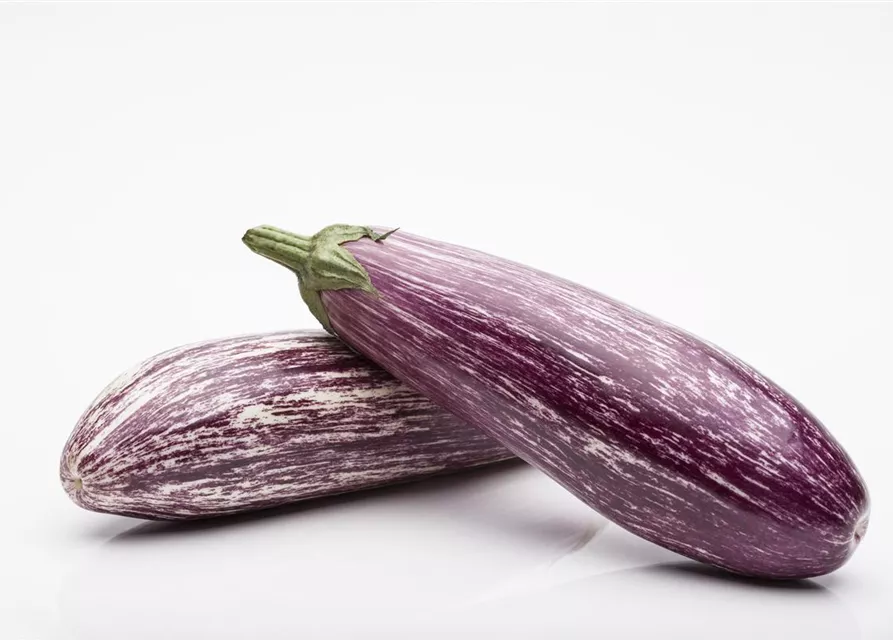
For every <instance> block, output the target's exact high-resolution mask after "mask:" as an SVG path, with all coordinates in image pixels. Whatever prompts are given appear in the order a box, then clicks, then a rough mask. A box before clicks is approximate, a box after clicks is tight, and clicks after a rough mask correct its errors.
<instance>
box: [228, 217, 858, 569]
mask: <svg viewBox="0 0 893 640" xmlns="http://www.w3.org/2000/svg"><path fill="white" fill-rule="evenodd" d="M391 234H393V235H391ZM389 235H390V237H388V236H389ZM243 241H244V242H245V243H246V244H247V245H248V247H249V248H251V249H252V250H253V251H255V252H256V253H259V254H260V255H263V256H265V257H268V258H270V259H272V260H274V261H276V262H278V263H280V264H282V265H284V266H286V267H288V268H289V269H291V270H292V271H294V272H295V273H296V274H297V275H298V279H299V283H300V292H301V295H302V297H303V298H304V300H305V301H306V302H307V304H308V306H309V307H310V309H311V310H312V311H313V313H314V314H315V315H316V317H317V318H318V319H319V320H320V322H321V323H322V324H323V326H324V327H325V328H326V329H328V330H329V331H330V332H333V333H334V334H336V335H337V336H338V337H340V338H341V339H343V340H344V341H345V342H347V343H348V344H349V345H351V346H352V347H354V348H355V349H357V350H358V351H360V352H361V353H363V354H364V355H366V356H368V357H369V358H370V359H372V360H374V361H375V362H376V363H378V364H380V365H381V366H383V367H384V368H385V369H387V370H388V371H389V372H390V373H392V374H393V375H395V376H396V377H397V378H399V379H400V380H402V381H403V382H405V383H407V384H408V385H409V386H411V387H413V388H414V389H416V390H417V391H419V392H421V393H423V394H424V395H425V396H427V397H428V398H430V399H431V400H433V401H434V402H436V403H437V404H439V405H440V406H442V407H444V408H445V409H448V410H449V411H451V412H452V413H454V414H455V415H457V416H459V417H460V418H462V419H464V420H465V421H466V422H468V423H469V424H471V425H474V426H476V427H479V428H480V429H482V430H483V431H485V432H486V433H487V434H489V435H490V436H492V437H493V438H495V439H497V440H499V441H500V442H502V443H503V444H505V445H506V447H507V448H508V449H510V450H511V451H512V452H513V453H515V454H516V455H518V456H519V457H521V458H523V459H524V460H526V461H528V462H529V463H531V464H533V465H534V466H536V467H538V468H539V469H541V470H542V471H544V472H545V473H546V474H548V475H549V476H551V477H552V478H553V479H555V480H556V481H558V482H559V483H560V484H562V485H563V486H564V487H565V488H567V489H568V490H570V491H571V492H572V493H574V494H575V495H576V496H577V497H579V498H580V499H581V500H583V501H584V502H585V503H587V504H588V505H590V506H591V507H593V508H594V509H596V510H597V511H599V512H600V513H601V514H603V515H604V516H606V517H607V518H609V519H610V520H612V521H614V522H615V523H617V524H619V525H620V526H622V527H624V528H626V529H627V530H629V531H631V532H633V533H635V534H638V535H639V536H642V537H643V538H646V539H647V540H650V541H652V542H655V543H657V544H659V545H662V546H664V547H666V548H668V549H670V550H673V551H676V552H678V553H680V554H683V555H685V556H688V557H690V558H694V559H697V560H700V561H703V562H707V563H710V564H713V565H716V566H719V567H723V568H725V569H727V570H730V571H733V572H737V573H741V574H745V575H750V576H757V577H769V578H805V577H810V576H817V575H821V574H824V573H827V572H830V571H833V570H834V569H836V568H838V567H840V566H841V565H842V564H843V563H844V562H845V561H846V560H847V559H848V558H849V556H850V555H851V553H852V552H853V550H854V549H855V547H856V545H857V544H858V542H859V541H860V539H861V538H862V536H863V535H864V533H865V529H866V525H867V522H868V511H869V501H868V495H867V491H866V488H865V486H864V484H863V481H862V479H861V477H860V476H859V474H858V472H857V471H856V469H855V467H854V465H853V463H852V461H851V460H850V458H849V457H848V456H847V454H846V453H845V452H844V450H843V449H842V448H841V446H840V445H839V444H838V443H837V442H836V441H835V440H834V438H833V437H832V436H831V435H830V434H829V433H828V432H827V431H826V429H825V427H824V426H823V425H822V424H821V423H820V422H819V421H818V420H817V419H816V418H815V417H814V416H813V415H812V414H811V413H809V412H808V411H807V410H806V409H805V408H804V407H802V406H801V405H800V404H798V403H797V401H795V400H794V399H793V398H791V397H790V396H789V395H788V394H787V393H785V392H784V391H783V390H782V389H780V388H779V387H778V386H777V385H775V384H774V383H772V382H771V381H770V380H768V379H767V378H766V377H764V376H763V375H761V374H760V373H758V372H757V371H755V370H754V369H752V368H751V367H749V366H748V365H746V364H744V363H743V362H741V361H740V360H738V359H736V358H735V357H733V356H731V355H729V354H728V353H726V352H724V351H722V350H721V349H719V348H717V347H715V346H713V345H712V344H709V343H707V342H705V341H703V340H701V339H698V338H697V337H695V336H693V335H691V334H689V333H686V332H685V331H682V330H680V329H678V328H676V327H673V326H670V325H668V324H666V323H664V322H661V321H660V320H657V319H655V318H653V317H651V316H649V315H646V314H644V313H642V312H640V311H637V310H635V309H632V308H630V307H628V306H626V305H624V304H622V303H620V302H618V301H616V300H613V299H611V298H609V297H607V296H604V295H601V294H599V293H596V292H594V291H591V290H589V289H587V288H584V287H582V286H579V285H576V284H574V283H571V282H568V281H567V280H563V279H561V278H558V277H555V276H552V275H549V274H546V273H543V272H540V271H537V270H535V269H531V268H528V267H525V266H523V265H520V264H517V263H514V262H510V261H507V260H502V259H500V258H496V257H493V256H490V255H487V254H484V253H480V252H478V251H473V250H470V249H466V248H463V247H458V246H454V245H450V244H445V243H442V242H436V241H433V240H428V239H425V238H421V237H417V236H414V235H410V234H408V233H404V232H402V231H401V232H397V233H393V232H388V233H385V234H382V233H381V230H376V229H374V228H370V227H356V226H348V225H334V226H331V227H327V228H326V229H324V230H322V231H321V232H319V233H318V234H316V235H315V236H312V237H305V236H300V235H296V234H293V233H289V232H286V231H282V230H279V229H276V228H274V227H257V228H255V229H252V230H250V231H248V232H247V233H246V234H245V236H244V238H243Z"/></svg>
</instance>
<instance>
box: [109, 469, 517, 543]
mask: <svg viewBox="0 0 893 640" xmlns="http://www.w3.org/2000/svg"><path fill="white" fill-rule="evenodd" d="M525 468H528V467H527V465H526V464H525V463H523V462H521V461H520V460H506V461H504V462H497V463H494V464H491V465H487V466H486V467H481V468H480V469H471V470H466V471H461V472H456V473H450V474H443V475H438V476H432V477H431V478H427V479H422V480H417V481H412V482H406V483H401V484H392V485H388V486H384V487H377V488H371V489H365V490H361V491H354V492H350V493H342V494H338V495H333V496H325V497H321V498H312V499H309V500H303V501H300V502H295V503H291V504H287V505H282V506H280V507H273V508H269V509H259V510H256V511H248V512H244V513H239V514H234V515H228V516H217V517H212V518H203V519H194V520H151V521H147V522H143V523H141V524H138V525H136V526H134V527H132V528H130V529H128V530H126V531H123V532H121V533H119V534H118V535H116V536H114V537H113V538H111V539H110V540H109V543H110V544H126V543H132V542H138V541H140V540H147V539H154V538H159V537H163V536H164V537H166V536H182V535H190V534H195V533H199V532H205V531H216V530H220V529H231V528H232V529H238V528H242V527H250V526H254V525H257V524H260V523H263V522H266V521H268V520H271V519H283V520H285V519H288V518H294V517H300V516H301V515H302V514H304V513H310V512H314V513H315V512H317V511H321V510H326V509H335V508H339V507H343V506H345V505H350V504H353V503H355V502H360V501H361V502H363V503H370V502H372V503H374V502H375V501H391V500H403V499H419V498H422V497H424V496H429V497H433V496H434V495H439V494H443V493H448V494H452V493H455V494H459V493H461V492H463V491H468V490H470V489H472V488H473V486H474V485H476V484H478V483H481V482H484V481H487V480H495V479H497V478H498V477H500V476H503V475H505V474H507V473H511V472H514V471H516V470H518V469H525Z"/></svg>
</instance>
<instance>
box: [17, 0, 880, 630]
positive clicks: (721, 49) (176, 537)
mask: <svg viewBox="0 0 893 640" xmlns="http://www.w3.org/2000/svg"><path fill="white" fill-rule="evenodd" d="M891 33H893V5H891V4H862V5H855V4H851V5H844V4H833V5H829V4H813V5H799V4H785V5H766V4H759V5H741V4H725V5H719V6H718V5H712V6H708V5H702V4H685V5H672V6H666V5H660V4H640V5H634V6H630V5H617V4H601V5H594V4H590V5H585V4H561V5H548V4H523V5H505V4H486V5H471V4H425V5H406V4H386V5H385V4H382V5H375V6H368V5H361V4H339V5H321V4H305V5H285V4H263V5H258V4H255V5H248V4H218V5H209V4H189V5H174V4H159V5H151V4H119V5H109V4H80V5H69V4H57V5H36V4H34V5H22V4H15V5H10V4H7V5H3V6H0V215H2V221H3V231H4V239H3V243H2V245H3V250H2V252H0V278H2V290H3V293H4V313H3V314H2V319H0V322H2V324H3V332H2V335H3V338H2V344H3V351H2V353H3V364H2V370H0V372H2V376H3V380H2V383H3V384H2V389H3V399H4V420H3V446H2V461H3V474H2V476H3V479H4V480H3V482H4V484H3V486H4V491H3V496H4V507H5V508H4V511H3V516H2V518H3V521H2V527H0V549H2V552H0V553H2V565H0V566H2V568H0V638H4V639H6V638H9V639H10V640H32V639H33V640H50V639H54V640H55V639H68V638H82V639H89V640H104V639H107V638H108V639H116V640H117V639H119V638H127V639H140V638H166V639H179V638H183V639H185V638H202V637H204V638H226V639H228V638H297V637H305V638H316V637H319V638H346V637H388V638H401V637H406V638H422V637H437V635H438V634H439V635H441V636H443V637H459V636H461V637H472V638H473V637H491V638H492V637H509V638H527V637H530V638H534V637H580V638H584V637H585V638H592V637H606V638H652V637H662V638H677V637H678V638H683V637H684V638H720V637H722V638H751V637H756V638H760V639H761V640H768V639H770V638H785V639H790V638H801V637H802V638H841V639H847V640H850V639H852V638H866V639H881V638H891V637H893V622H891V613H890V602H893V589H891V586H893V580H891V577H890V573H891V572H893V554H891V552H890V545H889V543H888V541H889V539H890V537H891V535H893V518H891V516H890V509H889V506H890V504H891V500H893V496H891V489H893V465H891V464H890V461H889V457H890V451H891V445H893V435H891V424H890V415H891V412H890V408H889V406H890V384H891V380H893V377H891V374H890V367H889V362H890V360H891V358H893V348H891V339H890V335H891V333H890V330H889V325H890V321H891V313H890V312H891V294H890V284H889V283H890V274H891V272H893V269H891V266H893V265H891V258H890V250H889V244H890V238H891V235H890V230H891V229H890V223H889V218H890V215H891V212H893V179H891V176H893V154H891V149H893V118H891V116H890V114H891V113H893V38H891V37H890V34H891ZM335 221H344V222H354V223H374V224H382V225H401V226H402V227H404V228H405V229H407V230H411V231H414V232H417V233H421V234H423V235H430V236H434V237H438V238H442V239H445V240H451V241H455V242H458V243H462V244H467V245H470V246H474V247H478V248H482V249H485V250H487V251H490V252H492V253H496V254H500V255H504V256H506V257H510V258H515V259H518V260H521V261H525V262H528V263H530V264H533V265H536V266H539V267H542V268H544V269H546V270H549V271H552V272H555V273H558V274H561V275H565V276H568V277H570V278H572V279H576V280H578V281H581V282H584V283H586V284H588V285H590V286H592V287H594V288H597V289H599V290H601V291H604V292H606V293H609V294H611V295H614V296H616V297H618V298H621V299H623V300H625V301H627V302H630V303H632V304H634V305H636V306H638V307H640V308H643V309H645V310H647V311H650V312H652V313H654V314H656V315H658V316H660V317H663V318H665V319H667V320H669V321H672V322H674V323H676V324H679V325H681V326H684V327H686V328H688V329H690V330H692V331H694V332H695V333H698V334H700V335H702V336H704V337H706V338H709V339H711V340H713V341H714V342H717V343H719V344H721V345H723V346H724V347H726V348H727V349H729V350H731V351H732V352H734V353H736V354H738V355H740V356H741V357H743V358H744V359H745V360H747V361H749V362H751V363H753V364H754V365H756V366H757V367H758V368H759V369H761V370H762V371H764V372H765V373H767V374H769V375H770V376H771V377H772V378H774V379H775V380H776V381H778V382H779V383H781V384H782V385H783V386H785V387H786V388H788V389H789V390H790V391H791V392H793V393H794V394H795V395H796V396H797V397H798V398H800V399H801V400H802V401H803V402H804V403H805V404H806V405H807V406H809V407H810V408H812V409H813V410H814V411H815V412H816V413H817V414H818V415H819V416H820V417H821V418H822V419H823V420H824V421H825V422H826V424H827V425H828V426H829V427H830V428H831V430H832V431H833V432H834V433H835V434H836V435H837V437H838V438H839V439H840V440H841V442H842V443H843V444H844V445H845V446H846V448H847V449H848V450H849V451H850V453H851V454H852V456H853V457H854V459H855V460H856V462H857V464H858V466H859V468H860V469H861V471H862V473H863V475H864V476H865V478H866V480H867V483H868V485H869V488H870V490H871V492H872V499H873V505H874V508H873V518H872V522H871V525H870V527H869V530H868V536H867V538H866V539H865V541H864V543H863V545H862V548H861V549H860V550H859V551H858V552H857V553H856V555H855V557H854V558H853V560H852V561H851V562H850V563H849V564H848V565H847V566H845V567H844V568H842V569H841V570H840V571H838V572H837V573H835V574H833V575H831V576H828V577H825V578H821V579H818V580H814V581H812V582H811V583H809V584H811V585H812V586H809V585H800V586H799V587H791V588H770V587H767V586H765V585H755V584H751V583H747V582H740V581H735V580H729V579H723V578H721V577H718V576H717V575H715V574H713V573H711V572H704V571H701V570H697V569H696V568H693V567H694V565H692V564H691V563H685V562H683V561H682V560H681V559H680V558H679V557H678V556H674V555H673V554H671V553H669V552H665V551H663V550H662V549H659V548H657V547H654V546H651V545H649V544H647V543H645V542H641V541H639V540H637V539H635V538H633V537H632V536H630V535H628V534H626V533H624V532H623V531H621V530H619V529H618V528H617V527H613V526H608V527H604V526H603V523H602V522H601V521H600V520H599V519H598V517H597V516H595V515H594V514H592V513H591V512H589V511H588V510H587V509H585V508H584V507H583V506H582V505H581V504H579V503H578V502H576V501H575V500H574V499H573V498H570V497H569V496H568V495H567V494H565V493H564V492H563V491H562V490H561V489H560V488H558V487H557V486H554V485H552V484H551V483H549V482H548V481H547V480H546V479H544V478H542V477H541V476H539V475H538V474H537V473H536V472H534V471H532V470H529V469H526V468H524V467H517V466H515V467H511V466H510V467H506V468H501V469H498V470H494V471H491V472H484V473H480V474H474V475H472V476H468V477H459V478H453V479H444V480H441V481H437V482H433V483H427V484H419V485H414V486H411V487H403V488H400V489H394V490H389V491H381V492H376V493H374V494H367V495H364V496H357V497H355V498H348V499H342V500H334V501H327V502H322V503H314V504H308V505H306V506H303V507H301V508H297V509H293V510H288V511H286V512H285V513H278V514H275V515H268V516H265V517H261V518H248V519H242V520H238V521H236V522H232V521H226V522H223V523H218V524H216V525H213V526H212V525H209V526H207V527H201V526H199V527H196V526H192V527H185V528H174V527H161V526H158V525H149V526H146V525H141V524H140V523H138V522H137V521H134V520H128V519H124V518H115V517H111V516H103V515H97V514H91V513H87V512H82V511H79V510H78V509H77V508H75V506H74V505H73V504H71V503H70V502H69V501H68V499H67V498H66V496H65V495H64V494H63V492H62V490H61V489H60V487H59V483H58V479H57V456H58V453H59V451H60V450H61V448H62V445H63V443H64V441H65V439H66V437H67V436H68V433H69V430H70V429H71V427H72V426H73V424H74V422H75V420H76V419H77V417H78V415H79V413H80V411H82V410H83V409H84V407H85V406H86V405H87V404H88V402H89V401H90V399H91V398H92V397H93V396H94V395H95V394H96V393H97V392H98V391H99V390H100V388H101V387H102V386H104V385H105V384H106V383H107V382H108V381H109V379H110V378H111V377H113V376H114V375H115V374H117V373H118V372H119V371H120V370H122V369H124V368H126V367H127V366H129V365H131V364H133V363H135V362H137V361H139V360H141V359H142V358H144V357H146V356H148V355H151V354H152V353H155V352H157V351H159V350H162V349H164V348H167V347H170V346H173V345H176V344H180V343H184V342H189V341H194V340H199V339H204V338H211V337H219V336H224V335H230V334H237V333H245V332H253V331H263V330H273V329H281V328H288V327H297V326H307V327H309V326H312V325H313V321H312V319H311V317H310V315H309V313H308V312H307V311H305V309H304V308H303V306H302V303H301V301H300V299H299V297H298V295H297V291H296V290H295V289H294V286H293V282H292V280H291V278H290V277H289V276H288V274H287V273H286V272H285V271H283V270H281V269H277V268H275V267H274V266H271V265H270V264H268V263H267V262H266V261H264V260H261V259H259V258H257V257H256V256H253V255H251V254H250V252H248V250H247V249H245V248H244V247H243V246H242V245H241V243H240V242H239V238H240V236H241V233H242V231H243V230H244V229H245V228H247V227H249V226H253V225H255V224H260V223H272V224H277V225H280V226H284V227H289V228H292V229H294V230H296V231H304V232H312V231H315V230H317V229H318V228H320V227H322V226H323V225H325V224H328V223H331V222H335ZM590 538H591V539H590ZM679 563H681V565H680V564H679ZM435 630H439V631H437V632H436V631H435Z"/></svg>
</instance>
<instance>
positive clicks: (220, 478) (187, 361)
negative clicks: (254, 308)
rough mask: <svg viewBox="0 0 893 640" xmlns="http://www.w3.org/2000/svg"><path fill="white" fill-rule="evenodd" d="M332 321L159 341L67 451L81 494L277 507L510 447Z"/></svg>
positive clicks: (214, 509) (66, 467)
mask: <svg viewBox="0 0 893 640" xmlns="http://www.w3.org/2000/svg"><path fill="white" fill-rule="evenodd" d="M511 457H512V456H511V454H510V453H509V452H508V451H507V450H506V449H504V448H503V447H502V446H500V445H499V444H497V443H496V442H494V441H493V440H491V439H490V438H488V437H487V436H485V435H484V433H483V432H481V431H479V430H478V429H474V428H472V427H470V426H468V425H465V424H464V423H462V422H461V421H460V420H459V419H458V418H455V417H453V416H452V415H451V414H448V413H446V412H444V411H443V410H441V409H439V408H438V407H436V406H435V405H433V404H432V403H431V402H429V401H428V400H426V399H425V398H423V397H421V396H419V395H418V394H417V393H415V392H413V391H411V390H410V389H409V388H408V387H406V386H405V385H403V384H401V383H400V382H398V381H397V380H395V379H394V378H393V377H392V376H390V375H389V374H388V373H386V372H385V371H383V370H382V369H381V368H379V367H377V366H375V365H374V364H372V363H371V362H369V361H368V360H366V359H365V358H364V357H362V356H360V355H358V354H356V353H355V352H353V351H351V350H350V349H349V348H348V347H346V346H345V345H344V344H342V343H341V342H340V341H338V340H336V339H334V338H332V337H330V336H328V335H326V334H325V333H323V332H321V331H310V332H307V331H303V332H302V331H297V332H295V331H292V332H280V333H269V334H256V335H246V336H240V337H236V338H227V339H223V340H213V341H209V342H203V343H199V344H193V345H187V346H183V347H179V348H176V349H172V350H170V351H166V352H164V353H161V354H159V355H156V356H154V357H152V358H149V359H148V360H146V361H144V362H142V363H141V364H139V365H137V366H136V367H135V368H133V369H131V370H130V371H128V372H126V373H124V374H122V375H121V376H119V377H118V378H117V379H116V380H115V381H113V382H112V383H111V384H110V385H109V386H108V387H107V388H106V389H105V390H104V391H103V392H102V393H101V394H100V395H99V397H97V398H96V400H95V401H94V402H93V403H92V405H91V406H90V407H89V408H88V409H87V410H86V411H85V412H84V414H83V415H82V416H81V418H80V420H79V421H78V423H77V425H76V426H75V429H74V431H73V433H72V434H71V437H70V438H69V439H68V442H67V444H66V445H65V448H64V450H63V452H62V457H61V463H60V477H61V480H62V484H63V487H64V488H65V490H66V491H67V493H68V495H69V496H70V497H71V498H72V500H74V502H75V503H77V504H78V505H80V506H81V507H84V508H85V509H90V510H93V511H99V512H104V513H113V514H119V515H127V516H133V517H138V518H146V519H170V520H176V519H190V518H201V517H209V516H219V515H225V514H233V513H239V512H243V511H248V510H253V509H261V508H266V507H275V506H279V505H282V504H286V503H290V502H295V501H298V500H304V499H307V498H314V497H318V496H328V495H333V494H338V493H344V492H348V491H356V490H359V489H368V488H371V487H377V486H382V485H386V484H392V483H396V482H405V481H409V480H416V479H420V478H423V477H426V476H430V475H433V474H439V473H446V472H452V471H459V470H462V469H468V468H472V467H477V466H480V465H485V464H489V463H493V462H498V461H501V460H506V459H509V458H511Z"/></svg>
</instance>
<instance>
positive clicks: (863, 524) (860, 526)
mask: <svg viewBox="0 0 893 640" xmlns="http://www.w3.org/2000/svg"><path fill="white" fill-rule="evenodd" d="M867 530H868V515H867V514H866V515H865V516H863V517H862V519H861V520H859V522H858V523H857V524H856V530H855V531H853V540H854V541H855V543H856V544H859V543H860V542H862V538H864V537H865V532H866V531H867Z"/></svg>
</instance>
